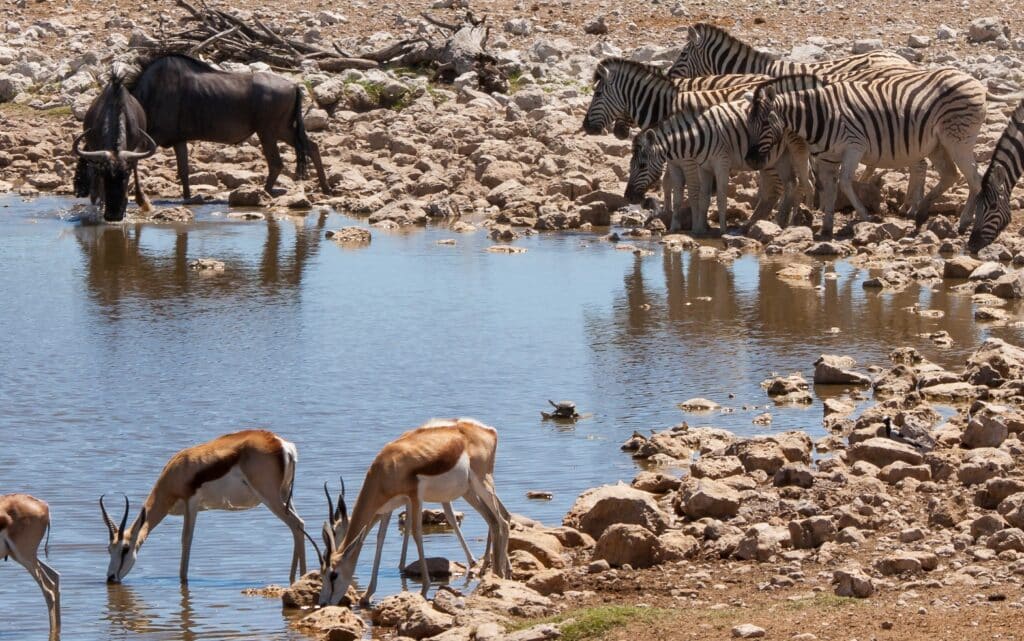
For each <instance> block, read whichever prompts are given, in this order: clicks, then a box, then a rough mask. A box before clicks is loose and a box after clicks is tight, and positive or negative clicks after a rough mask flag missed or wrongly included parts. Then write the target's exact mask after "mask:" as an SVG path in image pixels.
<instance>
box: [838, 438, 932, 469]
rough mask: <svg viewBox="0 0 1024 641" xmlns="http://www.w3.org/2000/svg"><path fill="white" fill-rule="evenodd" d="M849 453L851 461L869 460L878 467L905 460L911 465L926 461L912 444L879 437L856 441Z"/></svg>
mask: <svg viewBox="0 0 1024 641" xmlns="http://www.w3.org/2000/svg"><path fill="white" fill-rule="evenodd" d="M848 455H849V459H850V462H851V463H852V462H854V461H867V462H868V463H871V464H872V465H876V466H878V467H885V466H886V465H889V464H891V463H894V462H896V461H903V462H904V463H909V464H910V465H920V464H921V463H923V462H924V457H923V456H921V453H920V452H918V451H917V450H916V449H914V448H913V447H912V446H910V445H907V444H905V443H900V442H898V441H893V440H891V439H887V438H877V437H876V438H869V439H868V440H866V441H861V442H859V443H856V444H855V445H853V446H852V447H850V449H849V450H848Z"/></svg>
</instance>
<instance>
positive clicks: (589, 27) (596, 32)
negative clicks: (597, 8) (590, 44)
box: [583, 16, 608, 36]
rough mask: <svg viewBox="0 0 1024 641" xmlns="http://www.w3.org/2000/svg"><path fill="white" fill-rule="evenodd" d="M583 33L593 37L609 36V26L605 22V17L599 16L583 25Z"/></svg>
mask: <svg viewBox="0 0 1024 641" xmlns="http://www.w3.org/2000/svg"><path fill="white" fill-rule="evenodd" d="M583 32H584V33H588V34H590V35H592V36H603V35H605V34H607V33H608V25H607V23H605V21H604V16H597V17H596V18H594V19H593V20H590V21H589V22H587V23H586V24H585V25H583Z"/></svg>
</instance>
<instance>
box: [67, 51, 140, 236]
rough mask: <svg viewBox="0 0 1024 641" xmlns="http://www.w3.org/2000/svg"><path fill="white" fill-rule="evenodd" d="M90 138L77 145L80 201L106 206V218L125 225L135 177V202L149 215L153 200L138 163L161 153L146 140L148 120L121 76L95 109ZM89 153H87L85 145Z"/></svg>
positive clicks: (116, 75) (91, 114) (88, 115)
mask: <svg viewBox="0 0 1024 641" xmlns="http://www.w3.org/2000/svg"><path fill="white" fill-rule="evenodd" d="M83 128H84V129H85V131H84V132H82V133H81V134H79V135H78V136H77V137H76V138H75V141H74V144H73V145H72V147H71V148H72V150H73V151H74V154H75V156H77V157H78V166H77V167H76V169H75V195H76V196H79V197H85V196H88V197H89V199H90V200H91V201H92V203H93V204H94V205H95V204H96V203H98V202H100V201H102V202H103V218H104V220H108V221H119V220H122V219H123V218H124V212H125V209H126V208H127V207H128V180H129V179H130V178H131V175H132V174H133V173H134V174H135V202H136V203H138V205H139V207H141V208H142V209H144V210H148V209H149V207H150V205H149V200H148V199H147V198H146V195H145V194H144V193H143V192H142V186H141V185H140V184H139V166H138V163H139V161H140V160H142V159H144V158H149V157H150V156H152V155H153V154H154V153H156V143H154V142H153V139H152V138H150V137H149V136H148V135H147V134H146V114H145V112H143V110H142V106H141V105H139V102H138V101H137V100H135V98H134V97H133V96H132V95H131V94H130V93H129V92H128V89H126V88H125V86H124V82H123V78H122V75H121V73H120V72H119V71H116V70H115V71H114V72H113V73H112V74H111V78H110V82H109V83H108V84H107V86H106V87H104V89H103V91H102V92H101V93H100V95H99V96H97V97H96V99H95V100H93V102H92V104H91V105H89V110H88V111H87V112H86V114H85V123H84V124H83ZM83 138H84V139H85V147H86V148H85V149H82V139H83Z"/></svg>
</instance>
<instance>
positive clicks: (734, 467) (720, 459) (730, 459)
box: [690, 455, 744, 480]
mask: <svg viewBox="0 0 1024 641" xmlns="http://www.w3.org/2000/svg"><path fill="white" fill-rule="evenodd" d="M743 472H744V469H743V463H742V462H741V461H740V459H739V457H737V456H712V455H708V456H702V457H700V458H699V459H697V460H696V461H694V462H693V463H691V464H690V476H692V477H693V478H698V479H700V478H709V479H715V480H717V479H723V478H725V477H727V476H738V475H740V474H743Z"/></svg>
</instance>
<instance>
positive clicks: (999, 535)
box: [986, 527, 1024, 554]
mask: <svg viewBox="0 0 1024 641" xmlns="http://www.w3.org/2000/svg"><path fill="white" fill-rule="evenodd" d="M986 545H987V546H988V547H989V548H991V549H993V550H995V551H996V554H999V553H1001V552H1004V551H1006V550H1013V551H1014V552H1017V553H1020V552H1024V530H1021V529H1020V528H1016V527H1011V528H1006V529H1005V530H999V531H998V532H996V533H995V534H993V535H992V536H990V537H988V541H987V542H986Z"/></svg>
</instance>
